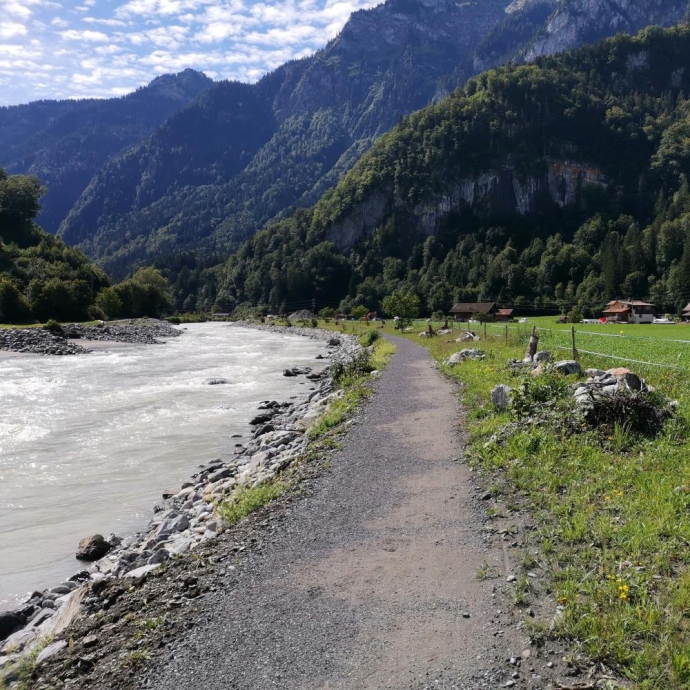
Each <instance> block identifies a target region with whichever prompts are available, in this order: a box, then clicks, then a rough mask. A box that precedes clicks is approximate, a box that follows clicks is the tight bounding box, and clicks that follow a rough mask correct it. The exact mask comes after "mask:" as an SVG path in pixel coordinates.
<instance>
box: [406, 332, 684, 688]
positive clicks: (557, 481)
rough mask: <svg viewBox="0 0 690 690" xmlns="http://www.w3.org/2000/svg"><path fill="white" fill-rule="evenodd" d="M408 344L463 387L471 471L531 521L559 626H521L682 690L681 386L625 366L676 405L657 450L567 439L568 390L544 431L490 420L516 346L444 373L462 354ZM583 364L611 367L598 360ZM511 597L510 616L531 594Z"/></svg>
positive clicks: (608, 440) (500, 344)
mask: <svg viewBox="0 0 690 690" xmlns="http://www.w3.org/2000/svg"><path fill="white" fill-rule="evenodd" d="M410 337H411V339H413V340H416V341H417V342H419V343H420V344H421V345H423V346H425V347H427V348H429V349H430V350H431V352H432V354H433V356H434V357H435V359H436V360H437V362H438V363H439V368H440V369H441V370H442V371H443V372H444V373H445V374H447V375H449V376H450V377H452V378H455V379H457V380H458V381H460V382H461V384H462V387H463V399H464V404H465V406H466V410H467V419H468V434H469V443H468V452H467V455H468V458H469V461H470V462H471V463H473V464H474V465H476V466H478V467H481V468H482V469H483V470H484V472H485V475H486V476H487V479H488V480H489V481H491V482H493V484H494V486H495V491H496V493H498V494H500V495H501V498H502V499H504V500H505V503H506V506H507V507H506V508H505V509H506V510H508V512H510V510H511V507H512V508H513V509H523V510H527V511H529V513H530V514H531V515H532V517H533V519H534V524H535V530H534V531H533V533H532V535H531V542H532V543H531V546H532V547H534V548H535V549H536V553H537V554H538V558H539V560H540V561H541V563H543V564H544V568H545V570H546V571H547V574H548V576H549V577H548V580H549V583H550V584H549V589H550V591H549V594H550V596H551V597H552V598H553V599H554V600H555V602H557V604H558V615H557V616H556V617H555V619H554V620H553V622H552V621H541V622H540V621H536V622H535V621H532V622H531V623H530V625H532V626H537V627H539V630H540V631H541V632H540V635H542V636H543V634H545V631H546V632H547V633H548V634H550V635H553V636H555V637H561V638H564V639H567V640H568V641H570V642H571V643H574V644H575V646H576V649H577V650H578V651H580V652H581V653H583V654H585V655H586V656H587V657H588V658H589V659H591V660H594V661H599V662H603V663H605V664H606V665H608V666H610V667H613V668H615V669H616V671H617V672H618V673H620V674H621V675H622V676H624V677H625V678H627V679H628V680H630V681H631V682H632V683H634V686H635V687H636V688H640V689H642V690H652V689H661V688H663V689H664V690H680V689H681V688H683V689H687V688H689V687H690V568H689V567H688V566H689V565H690V549H689V548H688V547H689V546H690V521H689V520H688V515H689V511H690V443H689V439H688V434H687V432H686V430H685V425H684V419H687V418H688V416H689V413H690V395H689V393H688V391H689V390H690V387H689V386H688V384H689V383H690V376H688V375H687V374H684V373H683V374H681V373H679V372H669V371H664V370H659V369H656V370H654V369H652V368H649V369H645V368H644V367H641V366H637V365H632V366H631V368H632V369H633V370H634V371H635V372H636V373H638V374H639V375H642V376H644V377H645V378H646V379H647V381H648V382H649V383H651V384H653V385H654V386H656V387H657V390H658V391H660V392H662V393H664V394H665V395H667V396H669V397H674V398H677V399H678V402H679V412H678V416H677V418H676V420H675V421H672V422H670V423H668V424H667V426H666V428H665V430H664V432H662V434H661V435H659V436H657V437H656V438H654V439H649V438H645V437H643V436H640V435H636V434H634V433H632V432H631V431H630V429H628V428H626V427H625V425H623V426H617V427H614V428H613V429H608V430H606V431H603V430H601V429H599V430H595V429H581V430H579V431H577V432H573V430H572V426H571V425H570V428H568V427H569V424H567V423H566V422H569V421H570V420H568V419H566V416H567V415H568V414H570V413H569V412H568V410H569V409H570V408H569V407H568V403H569V400H571V398H570V396H571V394H572V390H571V389H570V387H567V388H565V389H564V390H565V393H563V394H559V395H560V402H557V403H556V405H555V407H554V409H555V414H554V415H553V422H552V423H551V422H549V423H539V424H531V425H530V424H526V425H519V424H515V422H516V413H515V411H514V410H512V411H505V412H501V411H498V410H496V409H495V408H494V407H493V405H492V404H491V403H490V399H489V393H490V391H491V389H492V387H493V386H495V385H496V384H498V383H506V384H508V385H509V386H511V387H512V388H517V386H518V385H519V383H520V379H519V378H516V377H515V375H511V373H510V371H509V369H508V367H507V360H508V359H510V358H520V357H522V355H523V354H524V349H525V348H524V343H520V342H516V341H515V340H511V341H509V342H508V344H505V342H504V341H503V339H501V338H495V339H492V338H489V339H487V340H484V341H482V342H481V343H479V344H476V343H475V344H473V346H474V345H477V346H478V347H480V348H481V349H482V350H484V351H485V352H486V355H487V356H486V359H484V360H481V361H471V360H468V361H465V362H464V363H462V364H460V365H457V366H455V367H453V368H450V367H447V366H445V364H443V362H444V361H445V359H446V358H447V357H448V356H449V355H450V354H451V353H452V352H456V351H458V350H459V349H461V348H462V347H465V346H464V345H461V344H455V343H454V342H451V343H448V342H446V340H445V339H444V338H443V337H438V338H434V339H431V340H426V339H420V338H417V337H415V336H410ZM581 363H582V365H583V366H584V367H599V368H603V369H607V368H609V367H611V366H612V364H611V361H610V360H603V359H602V358H596V357H583V361H582V362H581ZM614 366H615V365H614ZM573 380H574V379H573ZM555 387H556V388H558V384H556V385H555ZM556 397H557V398H558V396H556ZM561 404H562V405H563V406H562V407H559V405H561ZM509 425H510V426H509ZM507 429H509V431H506V430H507ZM518 595H519V596H516V601H515V604H516V606H518V607H524V606H526V605H527V604H528V601H529V597H530V596H531V594H530V591H529V588H526V587H523V588H522V589H520V591H519V592H518ZM549 623H552V625H551V630H550V632H549Z"/></svg>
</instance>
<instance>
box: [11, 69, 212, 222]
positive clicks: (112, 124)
mask: <svg viewBox="0 0 690 690" xmlns="http://www.w3.org/2000/svg"><path fill="white" fill-rule="evenodd" d="M212 84H213V82H212V81H211V80H210V79H209V78H208V77H206V76H205V75H203V74H200V73H199V72H195V71H194V70H185V71H184V72H181V73H179V74H168V75H165V76H162V77H158V78H156V79H154V80H153V81H152V82H151V83H150V84H149V85H148V86H145V87H143V88H140V89H138V90H137V91H135V92H134V93H132V94H129V95H128V96H124V97H122V98H111V99H106V100H96V99H89V100H79V101H74V100H67V101H36V102H34V103H29V104H28V105H20V106H11V107H2V108H0V166H2V167H4V168H5V169H6V170H7V171H8V172H9V173H23V174H34V175H36V176H38V178H39V179H40V181H41V183H42V184H43V185H45V186H46V187H47V189H48V192H47V194H46V195H45V197H44V198H43V201H42V209H41V212H40V214H39V218H38V221H39V223H41V224H42V226H43V227H44V228H45V229H46V230H48V231H49V232H51V233H53V234H55V233H56V232H57V229H58V226H59V225H60V223H61V222H62V220H63V219H64V218H65V216H66V215H67V214H68V212H69V210H70V209H71V207H72V206H73V205H74V203H75V202H76V201H77V199H78V198H79V196H80V195H81V194H82V192H83V191H84V189H85V188H86V187H87V185H88V184H89V182H90V180H91V178H92V177H93V176H94V174H95V173H96V172H97V171H98V170H99V169H100V168H101V167H102V166H103V165H104V164H105V163H106V162H107V161H108V160H110V159H111V158H112V157H113V156H115V155H117V154H119V153H120V152H122V151H123V150H124V149H126V148H128V147H131V146H134V145H136V144H139V143H140V142H141V141H142V140H144V139H145V138H146V137H147V136H149V135H150V134H151V133H152V132H153V131H154V130H155V129H156V127H158V126H159V125H161V124H162V123H163V122H165V121H166V120H167V119H168V118H169V117H170V116H171V115H172V114H173V113H174V112H176V111H177V110H179V109H180V108H182V107H184V106H185V105H186V104H187V103H189V102H190V101H191V100H193V99H194V98H195V97H196V96H198V95H199V94H200V93H201V92H202V91H204V90H205V89H207V88H208V87H209V86H211V85H212Z"/></svg>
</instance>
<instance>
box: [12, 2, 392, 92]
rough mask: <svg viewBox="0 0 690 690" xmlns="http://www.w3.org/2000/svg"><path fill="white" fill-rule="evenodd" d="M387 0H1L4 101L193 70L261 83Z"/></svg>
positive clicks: (112, 88)
mask: <svg viewBox="0 0 690 690" xmlns="http://www.w3.org/2000/svg"><path fill="white" fill-rule="evenodd" d="M380 2H381V0H277V1H276V2H259V1H253V0H0V105H15V104H18V103H27V102H30V101H35V100H39V99H45V98H87V97H98V98H111V97H113V96H122V95H124V94H126V93H129V92H131V91H133V90H135V89H136V88H137V87H139V86H143V85H144V84H147V83H148V82H150V81H151V80H152V79H153V78H155V77H156V76H158V75H160V74H166V73H170V72H180V71H181V70H183V69H186V68H188V67H191V68H192V69H196V70H199V71H200V72H204V73H205V74H207V75H208V76H209V77H211V78H212V79H216V80H218V79H238V80H240V81H245V82H254V81H257V80H258V79H259V78H260V77H261V76H262V75H263V74H265V73H266V72H268V71H270V70H273V69H275V68H276V67H279V66H280V65H282V64H283V63H284V62H286V61H287V60H291V59H293V58H299V57H304V56H306V55H310V54H311V53H313V52H314V51H315V50H317V49H319V48H321V47H322V46H324V45H325V44H326V43H327V42H328V40H329V39H331V38H333V37H334V36H335V35H336V34H337V33H338V32H339V31H340V29H341V28H342V27H343V25H344V24H345V22H346V21H347V18H348V17H349V16H350V14H351V13H352V12H354V11H355V10H358V9H362V8H367V7H373V6H374V5H377V4H380Z"/></svg>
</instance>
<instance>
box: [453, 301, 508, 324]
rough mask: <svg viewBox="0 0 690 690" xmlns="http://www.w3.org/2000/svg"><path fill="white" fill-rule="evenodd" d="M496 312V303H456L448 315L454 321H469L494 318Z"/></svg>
mask: <svg viewBox="0 0 690 690" xmlns="http://www.w3.org/2000/svg"><path fill="white" fill-rule="evenodd" d="M497 312H498V307H497V306H496V302H458V303H457V304H455V305H453V308H452V309H451V310H450V315H451V316H452V317H453V318H454V319H455V320H456V321H469V320H470V319H472V318H474V317H482V316H494V315H495V314H496V313H497Z"/></svg>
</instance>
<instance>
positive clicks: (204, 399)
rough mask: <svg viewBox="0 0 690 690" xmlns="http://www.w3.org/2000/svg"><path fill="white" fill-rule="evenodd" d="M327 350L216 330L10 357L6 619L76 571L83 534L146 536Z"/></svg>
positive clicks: (0, 367)
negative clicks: (162, 511)
mask: <svg viewBox="0 0 690 690" xmlns="http://www.w3.org/2000/svg"><path fill="white" fill-rule="evenodd" d="M323 351H324V347H323V345H322V344H321V343H318V342H316V341H312V340H309V339H307V338H303V337H299V336H280V335H275V334H272V333H269V332H265V331H253V330H247V329H239V328H231V327H229V326H228V325H227V324H220V323H216V324H192V325H190V326H188V328H187V331H186V332H185V333H184V335H182V336H181V337H179V338H175V339H173V340H170V341H169V342H168V343H166V344H165V345H134V346H126V347H122V346H120V347H117V345H116V346H115V348H114V349H112V350H110V351H98V352H93V353H91V354H88V355H79V356H73V357H42V356H38V355H20V356H3V355H2V353H0V610H2V609H5V608H10V607H11V606H12V605H14V604H16V603H18V602H19V601H21V600H22V599H23V598H24V597H25V596H26V595H27V593H30V592H31V591H32V590H34V589H43V588H45V587H47V586H48V587H50V586H55V585H57V584H59V582H60V580H61V579H64V578H65V577H67V576H69V575H72V574H73V573H74V572H76V571H78V570H79V569H80V564H79V562H78V561H77V560H76V559H75V558H74V553H75V550H76V546H77V544H78V542H79V540H80V539H81V538H82V537H84V536H86V535H89V534H93V533H96V532H100V533H101V534H104V535H107V534H108V533H110V532H115V533H117V534H120V535H124V534H127V533H131V532H133V531H136V530H137V529H139V528H142V527H144V526H145V525H146V522H147V521H148V519H149V518H150V517H151V508H152V507H153V505H154V504H155V503H156V502H157V501H160V496H161V492H162V490H163V489H165V488H168V487H170V488H179V486H180V484H181V482H183V481H186V480H187V479H188V478H189V476H190V474H191V473H192V472H193V470H194V468H195V466H196V465H198V464H200V463H203V462H208V461H209V460H213V459H214V458H217V457H227V456H229V455H231V454H232V449H233V446H234V444H235V443H237V439H231V438H230V437H231V436H232V434H235V433H240V434H243V435H244V436H245V437H246V436H247V433H248V430H249V427H248V421H249V419H250V418H251V416H252V415H253V413H254V412H255V411H256V406H257V403H258V402H259V401H261V400H265V399H269V398H270V399H276V400H286V399H289V398H290V397H291V396H294V395H297V394H299V393H302V392H304V391H305V389H306V388H308V387H309V386H310V385H311V383H310V382H306V381H305V379H304V377H299V378H288V377H284V376H283V375H282V370H283V369H284V368H286V367H288V366H290V367H291V366H293V365H298V366H299V365H309V364H311V365H312V366H314V364H315V362H314V359H315V357H316V355H317V354H318V353H319V352H323ZM211 378H224V379H226V380H227V381H228V384H227V385H215V386H211V385H208V384H207V381H208V380H209V379H211Z"/></svg>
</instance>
